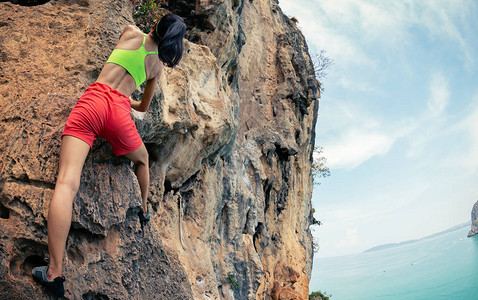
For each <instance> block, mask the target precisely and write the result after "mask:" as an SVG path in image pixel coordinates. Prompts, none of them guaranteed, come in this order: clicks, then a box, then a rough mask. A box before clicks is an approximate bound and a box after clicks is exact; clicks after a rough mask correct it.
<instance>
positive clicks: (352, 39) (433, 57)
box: [279, 0, 478, 257]
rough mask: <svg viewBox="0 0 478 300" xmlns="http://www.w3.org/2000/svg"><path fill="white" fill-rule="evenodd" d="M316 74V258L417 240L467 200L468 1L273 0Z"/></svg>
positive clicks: (475, 160) (473, 50) (472, 102)
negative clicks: (320, 167) (321, 70)
mask: <svg viewBox="0 0 478 300" xmlns="http://www.w3.org/2000/svg"><path fill="white" fill-rule="evenodd" d="M279 4H280V6H281V8H282V9H283V11H284V13H285V14H286V15H288V16H290V17H292V16H294V17H296V18H297V19H298V21H299V23H298V26H299V28H300V29H301V31H302V33H303V34H304V35H305V37H306V39H307V41H308V44H309V50H310V52H311V54H313V53H317V52H319V51H320V50H325V51H326V53H327V56H328V57H330V58H331V59H333V60H334V64H333V65H332V66H331V67H330V68H329V70H328V72H327V77H326V78H324V79H323V80H322V82H323V85H324V87H325V91H324V92H323V94H322V98H321V99H320V109H319V119H318V122H317V127H316V131H317V137H316V145H319V146H323V147H324V152H325V156H326V158H327V160H328V165H329V167H330V169H331V173H332V175H331V176H330V177H328V178H325V179H322V180H321V182H322V183H321V185H320V186H318V187H316V188H315V190H314V194H313V197H312V203H313V206H314V207H315V209H316V214H315V217H316V218H317V219H318V220H320V221H322V222H323V225H322V226H320V227H317V226H315V229H314V230H313V235H314V237H315V239H316V240H317V241H318V242H319V244H320V247H321V248H320V250H319V252H318V253H317V254H316V255H317V256H316V257H326V256H337V255H346V254H352V253H357V252H362V251H363V250H366V249H368V248H371V247H373V246H376V245H380V244H384V243H393V242H400V241H404V240H410V239H416V238H421V237H423V236H426V235H429V234H433V233H436V232H439V231H442V230H445V229H448V228H449V227H452V226H454V225H457V224H461V223H464V222H467V221H469V220H470V219H471V217H470V213H471V209H472V206H473V204H474V203H475V202H476V201H477V200H478V84H477V82H478V71H477V69H478V35H477V31H476V28H478V1H472V0H450V1H447V0H433V1H422V0H415V1H412V0H401V1H379V0H376V1H370V0H280V2H279Z"/></svg>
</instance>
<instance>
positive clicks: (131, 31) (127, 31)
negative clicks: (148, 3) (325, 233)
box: [121, 24, 143, 39]
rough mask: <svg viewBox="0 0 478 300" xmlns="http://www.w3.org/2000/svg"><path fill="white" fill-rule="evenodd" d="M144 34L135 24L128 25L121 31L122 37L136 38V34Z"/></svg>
mask: <svg viewBox="0 0 478 300" xmlns="http://www.w3.org/2000/svg"><path fill="white" fill-rule="evenodd" d="M139 35H141V36H142V35H143V32H142V31H141V30H140V29H139V28H138V27H136V26H134V25H131V24H130V25H127V26H126V27H125V28H124V30H123V33H121V37H125V38H127V39H130V38H134V37H135V36H139Z"/></svg>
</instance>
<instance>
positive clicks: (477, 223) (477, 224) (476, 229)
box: [468, 201, 478, 237]
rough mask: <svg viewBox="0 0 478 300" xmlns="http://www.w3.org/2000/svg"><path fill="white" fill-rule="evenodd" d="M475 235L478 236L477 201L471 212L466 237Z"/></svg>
mask: <svg viewBox="0 0 478 300" xmlns="http://www.w3.org/2000/svg"><path fill="white" fill-rule="evenodd" d="M476 234H478V201H476V203H475V205H473V209H472V210H471V230H470V232H468V237H471V236H474V235H476Z"/></svg>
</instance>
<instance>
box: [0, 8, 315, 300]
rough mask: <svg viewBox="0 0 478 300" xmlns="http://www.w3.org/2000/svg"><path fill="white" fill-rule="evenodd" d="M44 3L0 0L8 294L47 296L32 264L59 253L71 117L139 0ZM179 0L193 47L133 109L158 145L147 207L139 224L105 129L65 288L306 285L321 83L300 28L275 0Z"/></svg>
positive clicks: (100, 295) (196, 293)
mask: <svg viewBox="0 0 478 300" xmlns="http://www.w3.org/2000/svg"><path fill="white" fill-rule="evenodd" d="M12 2H14V3H16V1H12ZM45 2H46V1H37V2H36V1H29V2H28V4H29V5H33V4H39V5H33V6H21V5H18V4H14V3H10V2H2V3H0V113H1V119H0V133H1V135H0V156H1V161H0V170H1V173H0V298H7V299H8V298H13V299H43V298H47V294H46V292H45V291H44V290H43V289H42V288H41V287H39V286H38V285H37V284H36V283H34V282H33V280H32V278H31V276H30V272H31V269H32V268H33V267H34V266H37V265H40V264H43V263H45V258H46V257H47V256H48V251H47V235H46V234H47V233H46V217H47V213H48V203H49V201H50V199H51V196H52V193H53V189H54V184H55V178H56V172H57V169H58V167H57V164H58V151H59V145H60V134H61V130H62V128H63V125H64V122H65V121H66V118H67V117H68V113H69V111H70V110H71V108H72V107H73V105H74V104H75V102H76V100H77V99H78V97H79V96H80V95H81V93H82V92H83V90H84V89H85V88H86V86H88V84H90V83H92V82H93V81H94V80H95V78H96V76H97V75H98V73H99V71H100V70H101V67H102V66H103V64H104V62H105V61H106V58H107V56H108V55H109V53H110V51H111V50H112V48H113V47H114V45H115V42H116V40H117V38H118V36H119V34H120V33H121V31H122V29H123V28H124V26H126V25H127V24H130V23H132V22H133V20H132V5H131V3H130V1H129V0H121V1H100V0H56V1H50V2H48V3H45ZM18 3H20V2H18ZM168 9H170V10H171V11H173V12H174V13H177V14H179V15H180V16H182V17H183V18H184V19H185V21H186V23H187V25H188V32H187V39H188V41H186V42H185V50H184V57H183V60H182V61H181V63H180V65H179V66H177V67H176V68H174V69H168V68H166V69H165V72H164V73H163V75H162V78H161V82H160V84H159V85H158V87H157V90H156V93H155V96H154V99H153V103H152V105H151V108H150V110H149V111H148V112H146V113H138V112H133V117H134V119H135V121H136V125H137V128H138V130H139V132H140V134H141V136H142V138H143V140H144V142H145V144H146V146H147V148H148V151H149V153H150V158H151V192H150V197H149V202H150V207H151V214H152V220H151V222H150V223H149V224H148V225H146V226H144V227H142V226H140V224H139V221H138V217H137V211H138V210H139V207H140V198H139V187H138V184H137V181H136V179H135V176H134V173H133V170H132V167H131V164H130V163H129V161H127V160H126V159H124V158H121V157H115V156H113V155H112V154H111V150H110V147H109V146H108V145H107V143H106V142H105V141H104V140H101V139H100V140H98V141H97V142H95V144H94V146H93V149H92V151H91V152H90V154H89V156H88V159H87V161H86V164H85V167H84V169H83V174H82V179H81V186H80V191H79V193H78V196H77V198H76V200H75V203H74V207H73V223H72V228H71V231H70V234H69V238H68V242H67V245H66V257H65V262H64V266H65V276H66V278H67V282H66V290H67V292H66V296H67V297H69V298H72V299H141V298H149V299H307V298H308V281H309V278H310V273H311V267H312V256H313V251H312V236H311V233H310V230H309V226H310V223H311V203H310V198H311V194H312V186H313V185H312V178H311V170H310V166H311V164H310V163H311V153H312V149H313V146H314V138H315V130H314V127H315V122H316V118H317V110H318V102H317V98H318V97H319V86H318V82H317V81H316V79H315V77H314V72H313V67H312V65H311V61H310V58H309V55H308V53H307V45H306V44H305V40H304V38H303V36H302V34H301V33H300V32H299V31H298V30H297V28H296V27H295V25H294V23H293V22H292V21H290V19H289V18H288V17H286V16H284V15H283V14H282V12H281V10H280V8H279V7H278V4H277V1H275V0H272V1H267V0H254V1H249V0H247V1H242V0H197V1H169V7H168ZM139 96H140V92H139V91H138V92H137V93H135V94H134V95H133V97H139ZM277 297H278V298H277Z"/></svg>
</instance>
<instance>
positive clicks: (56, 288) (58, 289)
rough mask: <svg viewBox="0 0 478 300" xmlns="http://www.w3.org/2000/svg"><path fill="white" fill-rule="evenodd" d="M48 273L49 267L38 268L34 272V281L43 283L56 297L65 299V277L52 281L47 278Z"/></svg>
mask: <svg viewBox="0 0 478 300" xmlns="http://www.w3.org/2000/svg"><path fill="white" fill-rule="evenodd" d="M47 271H48V266H42V267H36V268H34V269H33V271H32V275H33V279H35V281H36V282H39V283H41V284H42V285H43V286H45V287H46V288H47V290H49V291H50V292H52V293H53V294H54V295H55V296H58V297H63V295H64V294H65V288H64V287H63V282H65V277H63V276H62V277H56V278H55V279H53V280H52V281H50V280H48V278H47V277H46V272H47Z"/></svg>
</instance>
